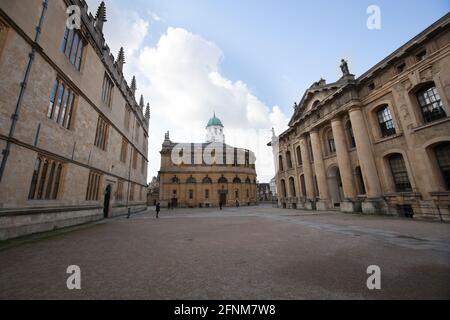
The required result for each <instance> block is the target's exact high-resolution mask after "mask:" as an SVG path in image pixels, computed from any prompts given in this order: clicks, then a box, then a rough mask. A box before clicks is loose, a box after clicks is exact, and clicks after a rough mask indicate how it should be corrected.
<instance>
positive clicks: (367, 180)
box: [270, 14, 450, 220]
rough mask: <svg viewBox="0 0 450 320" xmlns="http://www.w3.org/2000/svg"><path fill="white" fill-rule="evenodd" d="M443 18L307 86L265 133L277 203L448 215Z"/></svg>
mask: <svg viewBox="0 0 450 320" xmlns="http://www.w3.org/2000/svg"><path fill="white" fill-rule="evenodd" d="M449 21H450V15H449V14H447V15H446V16H444V17H443V18H441V19H440V20H439V21H437V22H436V23H434V24H433V25H431V26H430V27H429V28H427V29H426V30H425V31H423V32H422V33H420V34H419V35H417V36H416V37H414V38H413V39H411V40H410V41H408V42H407V43H406V44H405V45H403V46H402V47H400V48H399V49H398V50H396V51H395V52H393V53H392V54H390V55H389V56H388V57H387V58H385V59H384V60H382V61H381V62H380V63H378V64H377V65H375V66H374V67H373V68H371V69H370V70H368V71H367V72H365V73H364V74H363V75H361V76H360V77H359V78H357V79H356V78H355V76H354V75H352V74H350V71H349V68H348V66H347V62H346V61H344V60H343V61H342V64H341V69H342V72H343V76H342V78H340V79H339V80H338V81H337V82H334V83H330V84H327V83H326V82H325V80H323V79H321V80H320V81H318V82H316V83H314V84H313V85H312V86H311V87H310V88H309V89H308V90H306V92H305V94H304V95H303V97H302V99H301V100H300V102H299V103H295V107H294V108H295V110H294V114H293V116H292V119H291V121H290V123H289V129H288V130H287V131H285V132H283V133H282V134H281V135H280V136H279V139H276V138H274V139H272V142H271V143H270V145H271V146H272V147H273V148H274V152H275V154H276V156H277V159H276V164H277V167H278V168H277V170H278V173H277V185H278V191H279V192H278V193H279V203H280V205H281V206H282V207H285V208H306V209H313V210H314V209H317V210H341V211H343V212H358V211H362V212H364V213H383V214H390V215H400V216H409V217H411V216H414V217H420V218H432V219H446V220H448V219H449V218H450V216H449V203H450V201H449V200H450V119H449V115H450V109H449V107H450V32H449V31H450V30H449Z"/></svg>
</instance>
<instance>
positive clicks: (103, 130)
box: [94, 116, 109, 151]
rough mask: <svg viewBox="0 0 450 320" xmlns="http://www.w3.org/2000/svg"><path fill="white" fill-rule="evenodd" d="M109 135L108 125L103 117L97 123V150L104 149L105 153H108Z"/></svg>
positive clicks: (95, 142) (95, 143)
mask: <svg viewBox="0 0 450 320" xmlns="http://www.w3.org/2000/svg"><path fill="white" fill-rule="evenodd" d="M108 133H109V125H108V123H107V122H106V121H105V120H104V119H103V118H102V117H101V116H99V117H98V121H97V131H96V133H95V141H94V145H95V146H96V147H97V148H99V149H102V150H103V151H106V146H107V141H108Z"/></svg>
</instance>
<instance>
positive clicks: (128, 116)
mask: <svg viewBox="0 0 450 320" xmlns="http://www.w3.org/2000/svg"><path fill="white" fill-rule="evenodd" d="M130 122H131V108H130V106H129V105H128V104H127V105H126V106H125V117H124V125H125V128H126V129H127V130H130Z"/></svg>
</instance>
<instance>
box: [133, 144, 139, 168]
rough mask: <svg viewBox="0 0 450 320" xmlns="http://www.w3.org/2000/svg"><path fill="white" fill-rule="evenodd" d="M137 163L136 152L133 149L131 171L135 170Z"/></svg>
mask: <svg viewBox="0 0 450 320" xmlns="http://www.w3.org/2000/svg"><path fill="white" fill-rule="evenodd" d="M137 162H138V151H137V149H136V148H133V169H134V170H136V169H137Z"/></svg>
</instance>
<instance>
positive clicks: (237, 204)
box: [236, 199, 239, 208]
mask: <svg viewBox="0 0 450 320" xmlns="http://www.w3.org/2000/svg"><path fill="white" fill-rule="evenodd" d="M236 208H239V200H237V199H236Z"/></svg>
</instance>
